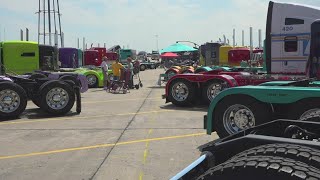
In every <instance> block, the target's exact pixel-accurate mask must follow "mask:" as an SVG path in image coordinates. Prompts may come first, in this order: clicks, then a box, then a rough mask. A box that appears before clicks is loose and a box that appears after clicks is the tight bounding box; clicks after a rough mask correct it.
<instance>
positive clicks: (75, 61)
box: [59, 48, 82, 68]
mask: <svg viewBox="0 0 320 180" xmlns="http://www.w3.org/2000/svg"><path fill="white" fill-rule="evenodd" d="M79 59H81V60H82V57H79V50H78V49H76V48H59V61H60V62H61V65H60V67H61V68H78V67H79V66H80V65H81V64H80V62H79Z"/></svg>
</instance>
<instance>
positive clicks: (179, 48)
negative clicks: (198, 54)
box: [160, 43, 198, 54]
mask: <svg viewBox="0 0 320 180" xmlns="http://www.w3.org/2000/svg"><path fill="white" fill-rule="evenodd" d="M190 51H198V49H195V48H193V47H190V46H187V45H185V44H180V43H175V44H172V45H171V46H168V47H166V48H164V49H161V50H160V54H162V53H166V52H190Z"/></svg>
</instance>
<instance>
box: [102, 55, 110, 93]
mask: <svg viewBox="0 0 320 180" xmlns="http://www.w3.org/2000/svg"><path fill="white" fill-rule="evenodd" d="M107 61H108V58H107V57H106V56H104V57H103V58H102V63H101V69H102V74H103V89H104V90H107V89H108V81H109V79H108V70H109V67H108V63H107Z"/></svg>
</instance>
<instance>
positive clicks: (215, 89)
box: [202, 79, 229, 104]
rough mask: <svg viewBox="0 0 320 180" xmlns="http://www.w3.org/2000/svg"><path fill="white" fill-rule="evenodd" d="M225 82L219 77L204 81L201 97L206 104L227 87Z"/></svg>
mask: <svg viewBox="0 0 320 180" xmlns="http://www.w3.org/2000/svg"><path fill="white" fill-rule="evenodd" d="M228 87H229V85H228V83H227V82H225V81H222V80H220V79H214V80H211V81H209V82H206V83H205V85H204V87H203V88H202V99H203V101H204V102H205V103H206V104H210V103H211V101H212V100H213V98H214V97H215V96H217V95H218V94H219V93H220V92H221V91H222V90H224V89H225V88H228Z"/></svg>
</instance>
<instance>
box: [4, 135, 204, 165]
mask: <svg viewBox="0 0 320 180" xmlns="http://www.w3.org/2000/svg"><path fill="white" fill-rule="evenodd" d="M205 134H206V133H195V134H185V135H178V136H167V137H159V138H150V139H140V140H133V141H125V142H119V143H117V144H99V145H94V146H84V147H76V148H66V149H59V150H52V151H43V152H34V153H27V154H17V155H10V156H0V160H4V159H14V158H22V157H31V156H40V155H50V154H58V153H64V152H72V151H80V150H89V149H97V148H103V147H112V146H120V145H129V144H136V143H143V142H151V141H163V140H169V139H181V138H187V137H196V136H203V135H205Z"/></svg>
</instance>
